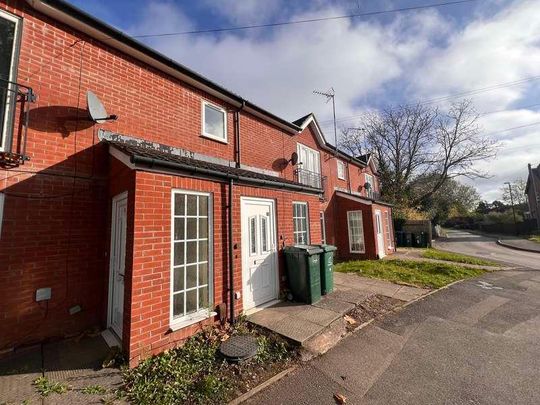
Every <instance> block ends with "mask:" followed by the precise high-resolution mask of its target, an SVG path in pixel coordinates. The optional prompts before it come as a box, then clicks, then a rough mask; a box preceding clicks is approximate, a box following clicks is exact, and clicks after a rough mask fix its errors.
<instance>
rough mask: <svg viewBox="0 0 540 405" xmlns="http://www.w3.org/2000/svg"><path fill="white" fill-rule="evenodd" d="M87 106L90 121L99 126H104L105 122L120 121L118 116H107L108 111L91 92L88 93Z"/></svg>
mask: <svg viewBox="0 0 540 405" xmlns="http://www.w3.org/2000/svg"><path fill="white" fill-rule="evenodd" d="M86 105H87V108H88V115H90V119H91V120H92V121H94V122H96V123H98V124H103V123H104V122H107V121H115V120H117V119H118V116H117V115H114V114H111V115H109V114H107V110H105V107H104V106H103V103H102V102H101V100H100V99H99V98H98V96H96V95H95V94H94V93H92V92H91V91H90V90H88V91H87V92H86Z"/></svg>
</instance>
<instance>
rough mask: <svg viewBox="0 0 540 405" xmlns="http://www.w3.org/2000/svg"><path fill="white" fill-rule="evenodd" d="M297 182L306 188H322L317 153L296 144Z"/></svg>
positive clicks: (319, 159)
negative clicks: (297, 160) (297, 161)
mask: <svg viewBox="0 0 540 405" xmlns="http://www.w3.org/2000/svg"><path fill="white" fill-rule="evenodd" d="M297 148H298V158H299V164H298V169H297V174H298V181H299V182H300V183H302V184H305V185H307V186H311V187H315V188H322V178H321V157H320V154H319V152H318V151H316V150H315V149H311V148H309V147H307V146H305V145H302V144H300V143H299V144H298V146H297Z"/></svg>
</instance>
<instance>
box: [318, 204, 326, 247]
mask: <svg viewBox="0 0 540 405" xmlns="http://www.w3.org/2000/svg"><path fill="white" fill-rule="evenodd" d="M319 219H320V221H321V243H322V244H323V245H326V222H325V220H324V212H323V211H321V212H319Z"/></svg>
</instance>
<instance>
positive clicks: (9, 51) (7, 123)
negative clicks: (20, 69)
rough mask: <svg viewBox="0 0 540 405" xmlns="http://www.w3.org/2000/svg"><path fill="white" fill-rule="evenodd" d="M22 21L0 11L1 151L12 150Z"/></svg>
mask: <svg viewBox="0 0 540 405" xmlns="http://www.w3.org/2000/svg"><path fill="white" fill-rule="evenodd" d="M19 31H20V19H19V18H18V17H16V16H14V15H12V14H9V13H6V12H4V11H2V10H0V151H10V150H11V132H12V127H13V118H14V116H13V114H14V113H15V102H16V101H17V100H16V97H17V94H16V89H15V86H14V84H13V83H12V82H14V81H15V80H16V77H15V76H16V66H17V61H18V48H19V44H18V42H19V36H20V35H19Z"/></svg>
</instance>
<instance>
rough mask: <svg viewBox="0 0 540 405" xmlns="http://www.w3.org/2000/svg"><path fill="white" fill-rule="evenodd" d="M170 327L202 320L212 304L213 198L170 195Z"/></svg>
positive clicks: (180, 193)
mask: <svg viewBox="0 0 540 405" xmlns="http://www.w3.org/2000/svg"><path fill="white" fill-rule="evenodd" d="M171 217H172V225H171V234H172V235H171V236H172V237H171V311H170V312H171V314H170V323H171V326H182V325H185V324H189V323H193V322H196V321H199V320H201V319H204V318H206V317H208V316H209V314H210V305H211V304H212V302H213V285H212V280H213V269H212V257H213V247H212V229H213V226H212V196H211V195H210V194H208V193H198V192H192V191H184V190H173V192H172V215H171Z"/></svg>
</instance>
